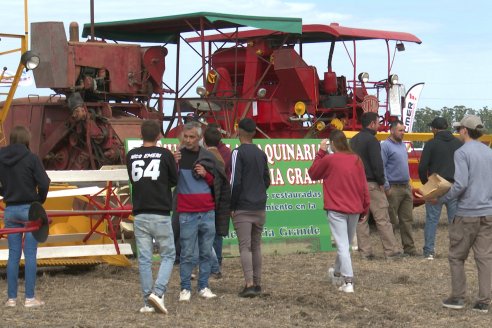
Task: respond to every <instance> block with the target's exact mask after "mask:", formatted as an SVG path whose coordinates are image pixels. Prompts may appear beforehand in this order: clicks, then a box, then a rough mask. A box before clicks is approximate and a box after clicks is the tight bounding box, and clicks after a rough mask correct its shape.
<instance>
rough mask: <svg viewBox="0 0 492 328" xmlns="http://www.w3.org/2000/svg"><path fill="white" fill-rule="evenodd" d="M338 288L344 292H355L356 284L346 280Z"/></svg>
mask: <svg viewBox="0 0 492 328" xmlns="http://www.w3.org/2000/svg"><path fill="white" fill-rule="evenodd" d="M338 290H339V291H341V292H344V293H353V292H354V284H353V283H351V282H344V283H343V285H341V286H340V287H338Z"/></svg>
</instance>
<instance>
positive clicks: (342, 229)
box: [326, 211, 360, 279]
mask: <svg viewBox="0 0 492 328" xmlns="http://www.w3.org/2000/svg"><path fill="white" fill-rule="evenodd" d="M326 212H327V215H328V222H329V224H330V230H331V234H332V235H333V238H334V239H335V242H336V243H337V256H336V258H335V267H334V269H335V272H336V273H340V274H341V275H342V277H344V278H349V279H351V278H353V277H354V271H353V269H352V259H351V258H350V244H351V243H352V240H354V235H355V230H356V229H357V223H358V222H359V216H360V214H347V213H340V212H335V211H326Z"/></svg>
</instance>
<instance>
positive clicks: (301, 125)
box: [188, 24, 421, 138]
mask: <svg viewBox="0 0 492 328" xmlns="http://www.w3.org/2000/svg"><path fill="white" fill-rule="evenodd" d="M367 40H383V41H384V42H385V44H386V47H385V48H386V53H387V57H386V59H385V61H386V62H387V69H386V71H385V72H384V73H383V79H381V80H376V81H370V80H369V74H368V73H367V72H359V70H358V67H357V56H356V53H357V44H358V43H359V42H360V41H363V42H366V41H367ZM188 41H190V42H200V41H205V42H209V49H212V48H216V49H217V50H216V51H215V52H214V53H213V54H212V55H211V56H210V57H209V58H210V61H209V70H208V74H207V79H206V82H205V84H204V87H203V88H201V87H199V88H198V89H197V92H198V93H199V94H200V95H201V96H202V97H201V98H200V99H199V100H195V101H190V100H188V102H189V103H191V104H194V108H195V109H196V114H197V115H199V116H200V117H201V118H202V119H204V120H206V121H208V122H213V121H218V122H219V123H220V125H221V126H222V127H223V128H224V130H225V131H227V133H228V134H231V135H234V133H235V126H236V124H237V122H238V121H239V120H240V119H241V118H243V117H251V118H253V119H255V120H256V123H257V125H258V127H259V131H260V132H261V134H262V135H263V137H266V138H305V137H312V136H315V135H317V136H326V135H327V134H328V133H329V131H330V130H331V129H334V128H336V129H340V130H348V131H357V130H360V128H361V125H360V116H361V114H362V113H363V112H365V111H373V112H378V113H380V115H381V123H382V125H381V130H382V131H386V130H387V128H388V123H389V122H390V121H391V120H392V119H396V117H397V116H401V114H402V108H403V107H402V105H403V103H402V98H404V96H405V94H404V91H403V90H404V88H403V85H402V84H400V83H399V81H398V76H397V75H395V74H392V72H391V68H392V65H393V59H394V56H395V54H396V52H397V51H401V50H404V44H403V42H413V43H421V41H420V39H418V38H417V37H415V36H414V35H411V34H408V33H401V32H391V31H379V30H367V29H357V28H348V27H343V26H340V25H338V24H330V25H319V24H317V25H303V27H302V34H286V33H280V32H275V31H268V30H252V31H245V32H238V33H235V32H234V33H228V34H217V35H212V36H207V37H205V38H204V39H203V40H201V39H200V38H196V37H195V38H191V39H188ZM231 42H232V43H234V44H233V45H232V46H231V47H227V48H226V47H224V46H225V45H227V44H230V43H231ZM312 43H316V44H322V45H323V44H329V45H330V46H329V47H324V48H322V46H320V49H327V48H329V52H328V53H327V54H326V58H327V71H326V72H324V73H323V74H322V75H321V78H320V74H318V72H317V69H316V67H314V66H311V65H309V64H308V63H306V61H305V60H304V59H303V56H302V54H303V45H305V44H312ZM217 44H219V45H217ZM337 47H343V48H344V49H345V50H346V55H347V56H348V58H349V59H350V62H351V64H352V68H353V69H352V71H351V72H348V75H347V76H345V75H337V74H336V73H335V71H334V69H333V67H332V62H333V59H334V58H333V57H334V51H335V49H336V48H337ZM350 48H351V49H350ZM347 56H346V57H347ZM259 137H261V135H260V136H259Z"/></svg>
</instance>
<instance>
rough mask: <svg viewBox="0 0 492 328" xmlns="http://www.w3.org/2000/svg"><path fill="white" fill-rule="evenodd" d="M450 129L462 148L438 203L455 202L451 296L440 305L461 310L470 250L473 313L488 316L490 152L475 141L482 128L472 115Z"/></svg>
mask: <svg viewBox="0 0 492 328" xmlns="http://www.w3.org/2000/svg"><path fill="white" fill-rule="evenodd" d="M453 127H455V128H456V130H457V131H458V133H459V138H460V139H461V140H462V141H463V142H464V144H463V146H461V148H459V149H458V150H456V152H455V153H454V165H455V173H454V184H453V186H452V187H451V189H450V190H449V191H448V193H446V194H445V195H444V196H443V197H441V198H439V202H441V203H444V202H448V201H449V200H451V199H457V200H458V205H457V210H456V216H455V217H454V219H453V220H452V221H451V223H450V225H449V255H448V260H449V267H450V269H451V295H450V297H449V298H447V299H445V300H444V301H443V302H442V305H443V306H444V307H447V308H451V309H462V308H464V301H465V296H466V274H465V260H466V259H467V258H468V254H469V252H470V249H473V253H474V257H475V263H476V265H477V270H478V289H479V291H478V300H477V302H476V303H475V305H474V306H473V310H475V311H479V312H484V313H486V312H488V310H489V303H490V289H491V277H492V170H491V169H490V168H491V165H492V149H490V148H489V147H487V146H486V145H484V144H483V143H481V142H480V141H478V140H477V139H478V138H480V137H481V136H482V134H483V130H484V125H483V123H482V121H481V120H480V118H479V117H478V116H475V115H467V116H465V117H464V118H463V119H462V120H461V122H459V123H454V124H453Z"/></svg>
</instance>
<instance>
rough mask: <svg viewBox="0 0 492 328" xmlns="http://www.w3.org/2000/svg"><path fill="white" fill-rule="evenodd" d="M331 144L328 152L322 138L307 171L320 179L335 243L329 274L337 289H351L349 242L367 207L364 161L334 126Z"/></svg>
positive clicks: (326, 142)
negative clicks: (330, 151)
mask: <svg viewBox="0 0 492 328" xmlns="http://www.w3.org/2000/svg"><path fill="white" fill-rule="evenodd" d="M330 148H331V150H332V151H333V154H329V153H328V140H327V139H323V140H321V147H320V150H319V151H318V153H317V154H316V157H315V159H314V162H313V164H312V165H311V167H310V168H309V175H310V176H311V179H313V180H320V179H323V199H324V209H325V210H326V212H327V215H328V222H329V223H330V229H331V233H332V234H333V237H334V238H335V241H336V244H337V256H336V259H335V265H334V266H333V267H331V268H329V270H328V275H329V277H330V279H331V281H332V283H333V284H334V285H341V286H340V287H339V290H340V291H342V292H345V293H353V292H354V284H353V278H354V273H353V270H352V260H351V258H350V243H351V241H352V240H353V237H354V234H355V230H356V227H357V222H358V221H359V218H360V217H361V216H364V215H366V213H367V211H368V209H369V190H368V188H367V182H366V175H365V173H364V164H363V163H362V160H361V159H360V158H359V156H358V155H357V154H355V153H353V152H352V150H350V147H349V145H348V143H347V138H346V137H345V134H344V133H343V132H342V131H340V130H333V131H332V132H331V133H330Z"/></svg>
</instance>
